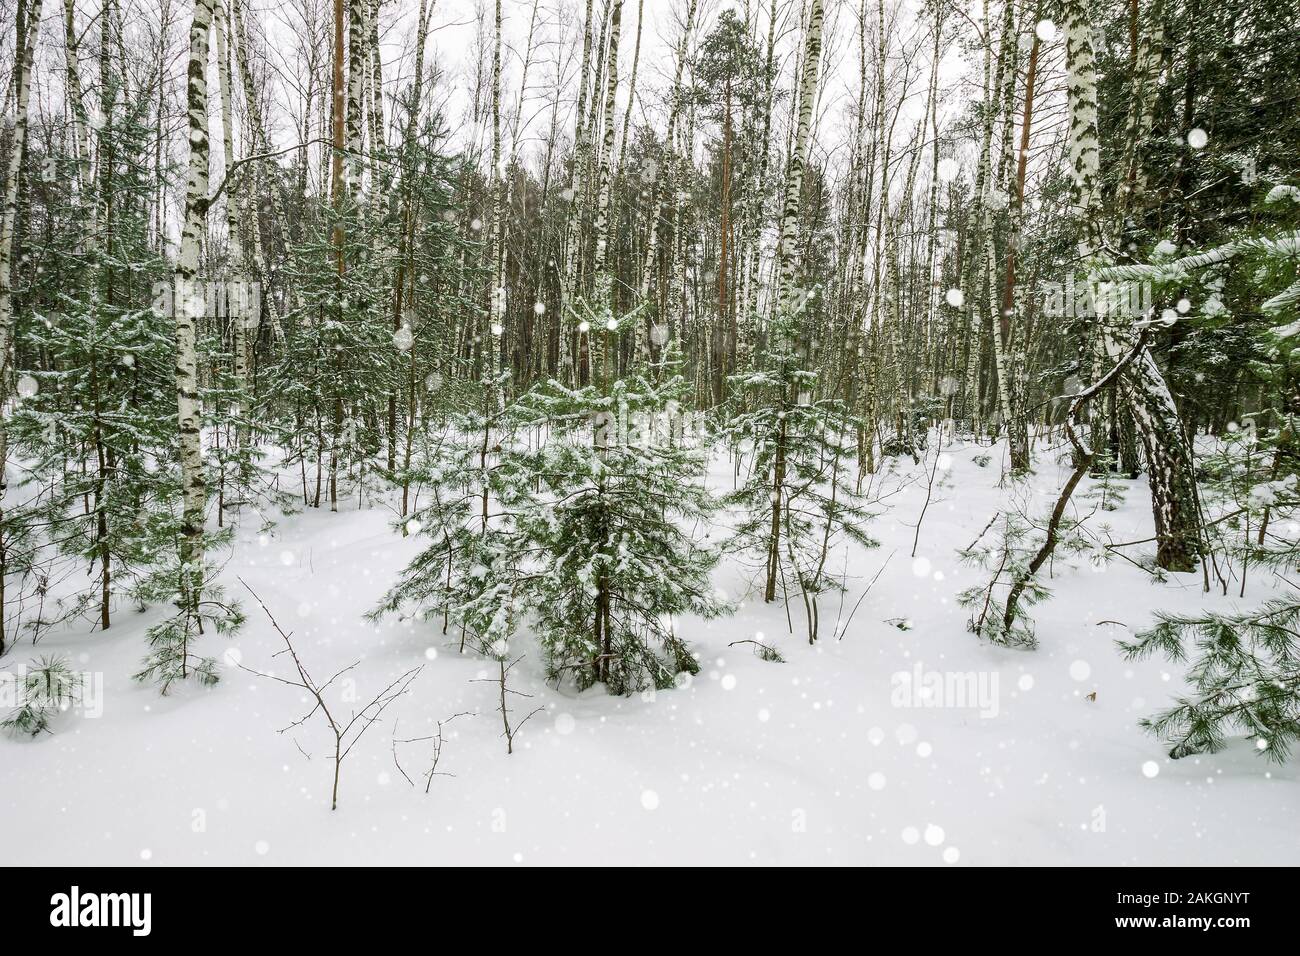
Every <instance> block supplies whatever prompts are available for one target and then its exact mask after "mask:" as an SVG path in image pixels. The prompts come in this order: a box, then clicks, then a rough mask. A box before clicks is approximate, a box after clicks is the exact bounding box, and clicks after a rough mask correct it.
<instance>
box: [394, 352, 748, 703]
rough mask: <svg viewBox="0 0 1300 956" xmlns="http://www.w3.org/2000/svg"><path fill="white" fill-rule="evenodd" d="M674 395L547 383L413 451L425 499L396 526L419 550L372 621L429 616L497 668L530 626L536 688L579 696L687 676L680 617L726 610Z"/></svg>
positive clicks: (636, 379)
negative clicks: (411, 612)
mask: <svg viewBox="0 0 1300 956" xmlns="http://www.w3.org/2000/svg"><path fill="white" fill-rule="evenodd" d="M661 371H662V370H661ZM502 384H503V383H498V384H497V385H494V386H491V387H492V388H493V389H494V390H496V391H500V390H501V387H502ZM684 388H685V383H684V381H683V379H682V378H681V377H680V376H678V375H675V374H668V375H667V376H665V377H664V380H663V381H660V382H658V383H656V382H651V381H650V380H649V379H648V378H646V377H645V376H642V375H634V376H632V377H629V378H626V379H619V380H617V381H614V382H613V383H611V384H609V385H608V386H607V387H604V388H600V387H597V386H595V385H588V386H584V387H580V388H566V387H565V386H562V385H560V384H559V383H558V382H553V381H552V382H548V383H545V384H543V385H539V386H537V387H536V388H534V389H532V390H530V391H529V392H528V393H526V394H524V395H523V396H521V397H520V398H519V399H518V400H517V401H516V402H515V403H514V405H513V406H511V407H510V408H508V409H507V410H506V411H504V412H502V413H493V414H492V415H490V416H489V417H486V418H485V417H483V416H481V415H478V414H474V413H467V414H463V415H460V416H456V417H455V418H453V419H452V420H451V423H450V425H449V427H448V428H446V429H444V430H443V431H442V433H441V434H439V435H437V436H436V437H432V438H430V439H429V440H428V441H427V442H425V443H424V444H423V445H422V446H421V448H420V451H419V455H418V456H417V458H416V461H417V464H416V466H415V468H416V470H415V471H414V472H413V474H414V475H415V476H416V477H417V478H418V480H419V482H421V483H422V484H427V486H428V488H429V492H428V493H429V494H430V495H431V496H432V500H430V501H428V502H427V503H426V504H425V505H424V506H422V507H421V509H420V510H419V511H418V512H416V513H415V515H414V520H411V521H407V522H405V523H404V525H403V526H404V527H405V528H406V529H407V530H408V531H416V532H418V533H420V534H423V535H426V536H428V537H429V539H430V541H431V543H430V545H429V547H428V548H426V549H425V550H424V551H422V552H421V553H420V554H419V555H417V556H416V558H415V559H414V560H413V561H412V562H411V564H410V565H409V566H408V567H407V569H406V571H405V573H404V574H403V576H402V579H401V581H399V582H398V584H397V585H396V586H394V587H393V588H392V589H391V590H390V591H389V593H388V594H387V595H386V596H385V598H384V601H383V603H382V605H381V606H380V608H378V609H377V611H376V613H384V612H394V611H399V610H401V609H402V608H404V607H408V606H412V605H414V606H415V607H418V608H419V609H420V610H421V612H423V613H424V614H425V615H426V616H428V615H434V614H441V615H442V616H443V618H444V629H445V628H446V626H448V625H450V624H453V623H454V624H455V625H456V626H457V627H458V628H460V629H461V632H462V634H464V635H466V636H467V637H468V638H469V639H470V641H471V642H472V643H473V644H474V645H475V646H476V648H477V649H478V650H479V651H480V652H481V653H484V654H486V655H488V656H490V657H493V658H495V659H498V660H502V661H504V660H505V659H506V657H507V655H508V654H509V653H510V641H511V640H512V639H513V637H514V635H515V633H516V630H517V628H518V627H519V626H520V625H521V624H522V623H524V622H525V620H526V621H527V622H528V623H529V624H530V625H532V626H533V627H534V628H535V630H536V633H537V636H538V638H539V640H540V643H541V646H542V650H543V652H544V654H545V657H546V664H547V673H548V675H549V676H550V677H551V678H552V679H554V680H557V681H560V680H571V681H572V682H573V683H574V684H575V685H576V686H578V687H579V688H585V687H589V686H591V685H592V684H595V683H597V682H602V683H604V684H605V686H606V687H607V689H608V690H609V691H610V692H612V693H620V694H621V693H631V692H633V691H636V690H641V689H645V688H647V687H655V688H666V687H670V686H672V685H673V683H674V681H675V679H676V677H677V675H678V674H680V673H682V672H687V673H695V672H696V671H697V670H698V667H699V665H698V663H697V662H696V660H695V659H694V657H693V656H692V655H691V653H690V650H689V647H688V646H687V644H686V642H685V641H684V640H683V639H682V638H681V637H680V636H679V634H678V632H677V618H679V617H680V616H682V615H687V614H690V615H696V616H699V617H704V618H709V617H714V616H717V615H718V614H721V613H723V612H724V611H726V610H727V605H726V604H725V602H724V601H722V600H721V599H720V598H719V597H718V596H717V595H716V594H715V593H714V592H713V589H712V588H711V586H710V583H709V574H710V572H711V570H712V569H713V567H714V566H715V564H716V563H717V560H718V551H717V549H716V547H714V546H713V545H712V544H711V543H710V542H709V541H708V540H707V534H706V535H705V536H704V538H701V537H700V530H699V529H700V528H701V527H707V525H708V523H709V521H710V519H711V517H712V514H713V510H714V507H715V502H714V500H713V499H712V497H711V496H710V495H709V494H708V492H707V491H706V490H705V488H704V487H703V482H702V479H703V475H704V467H705V462H706V455H705V453H704V450H703V449H701V448H700V447H699V446H698V445H696V443H695V442H694V440H693V439H692V438H690V437H688V436H686V435H685V434H684V432H683V430H682V429H681V427H680V420H679V419H678V417H677V415H678V405H677V403H678V401H679V400H680V399H681V397H682V395H683V391H684Z"/></svg>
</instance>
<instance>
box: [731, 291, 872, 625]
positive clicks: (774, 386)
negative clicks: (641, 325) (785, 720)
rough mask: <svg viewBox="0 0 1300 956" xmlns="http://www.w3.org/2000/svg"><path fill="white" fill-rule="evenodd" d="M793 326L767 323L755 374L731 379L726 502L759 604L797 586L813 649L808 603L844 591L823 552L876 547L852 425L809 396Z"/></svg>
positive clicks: (831, 401) (843, 408)
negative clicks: (755, 563) (757, 565)
mask: <svg viewBox="0 0 1300 956" xmlns="http://www.w3.org/2000/svg"><path fill="white" fill-rule="evenodd" d="M813 298H815V296H814V297H813ZM797 325H798V319H797V318H796V317H795V316H791V315H785V316H783V317H782V318H781V319H780V320H778V321H776V322H774V323H772V324H771V325H770V326H769V329H768V336H769V341H768V345H767V348H766V349H765V350H764V351H763V352H762V353H760V355H759V357H758V362H757V367H756V368H754V369H753V370H751V371H748V372H744V373H741V374H740V375H736V376H734V377H733V380H732V389H733V391H734V392H735V393H736V396H737V401H736V406H735V407H736V410H735V412H734V413H733V414H732V415H731V417H730V419H729V421H728V425H727V437H728V439H729V440H730V442H731V443H732V444H733V446H735V447H736V449H737V450H738V452H739V453H740V455H741V456H742V461H741V463H740V467H741V468H742V469H745V470H746V477H745V480H744V482H743V483H742V484H741V486H740V487H739V488H737V489H736V491H734V492H733V493H732V494H731V495H729V496H728V498H727V503H728V504H729V505H732V506H735V507H737V508H739V509H740V514H741V517H740V521H739V523H738V524H737V525H736V544H737V546H738V547H739V548H740V549H742V550H744V551H748V552H751V553H756V554H760V555H762V558H763V567H764V591H763V599H764V600H765V601H767V602H769V603H771V602H772V601H775V600H776V595H777V590H778V587H779V588H780V589H781V590H782V592H783V593H785V594H786V600H787V601H788V600H789V592H788V586H789V585H791V584H793V585H797V587H798V591H799V595H800V597H801V599H802V601H803V603H804V607H805V612H806V616H807V622H808V628H807V629H808V642H809V643H813V642H815V641H816V640H817V636H818V630H819V629H818V606H817V596H818V595H819V594H822V593H823V592H825V591H827V590H833V589H838V588H841V587H842V586H843V585H842V583H841V582H839V581H838V580H837V579H835V578H833V577H832V576H831V575H830V574H829V572H828V571H827V559H828V557H829V554H830V550H831V548H832V547H833V546H834V545H835V543H836V542H837V541H838V540H840V539H848V540H849V541H852V542H855V543H856V544H858V545H860V546H863V547H874V546H875V544H876V542H875V541H874V540H872V538H871V536H870V535H869V534H868V533H867V531H866V526H867V524H868V523H869V522H870V520H871V517H872V515H871V511H870V508H869V507H868V505H867V502H866V501H864V500H863V498H862V497H861V495H860V494H859V493H858V489H857V484H856V482H855V480H854V478H853V470H852V468H851V467H850V466H851V465H852V463H853V462H854V461H855V459H856V456H857V422H856V421H855V420H854V419H853V417H852V416H851V415H850V414H849V410H848V407H847V405H846V404H845V403H844V402H842V401H840V400H839V399H836V398H829V397H818V395H817V393H818V389H819V376H818V373H817V372H815V371H812V370H810V369H808V368H806V367H804V366H803V364H802V361H801V359H802V355H801V354H800V353H801V350H800V349H798V348H797V347H796V345H795V341H794V338H795V335H794V330H795V329H796V327H797ZM787 568H788V569H789V570H790V571H791V574H792V578H793V581H792V582H790V581H787V579H786V574H785V571H786V569H787Z"/></svg>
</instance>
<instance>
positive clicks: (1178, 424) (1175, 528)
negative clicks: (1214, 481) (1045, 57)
mask: <svg viewBox="0 0 1300 956" xmlns="http://www.w3.org/2000/svg"><path fill="white" fill-rule="evenodd" d="M1063 9H1064V12H1065V21H1066V39H1065V63H1066V71H1067V76H1068V79H1067V84H1066V86H1067V92H1068V94H1069V106H1070V140H1069V159H1070V167H1071V171H1072V172H1073V175H1074V186H1073V191H1072V192H1073V195H1072V198H1073V201H1074V207H1075V213H1076V215H1077V216H1078V218H1079V227H1080V229H1081V232H1082V235H1081V238H1080V242H1079V255H1080V259H1081V260H1082V261H1083V262H1084V263H1086V264H1087V266H1088V268H1089V271H1090V273H1095V272H1096V270H1097V269H1099V268H1101V267H1103V266H1104V265H1105V264H1106V257H1105V248H1106V243H1105V223H1104V222H1103V217H1102V204H1101V188H1102V187H1101V161H1100V145H1099V136H1098V125H1097V75H1096V67H1095V60H1094V56H1093V47H1092V42H1093V41H1092V25H1091V23H1090V22H1089V19H1088V12H1087V7H1086V6H1085V4H1084V3H1083V0H1065V2H1064V5H1063ZM1097 324H1098V326H1099V327H1100V329H1099V332H1100V337H1101V341H1102V345H1103V347H1104V349H1105V351H1106V354H1107V355H1108V356H1109V357H1110V358H1111V360H1112V361H1116V360H1118V359H1119V358H1120V357H1121V356H1123V355H1124V354H1125V353H1126V352H1127V351H1128V350H1129V349H1131V348H1132V346H1133V343H1134V342H1135V341H1136V334H1137V333H1136V330H1135V329H1134V327H1133V324H1132V323H1131V322H1129V321H1127V317H1125V316H1121V315H1115V314H1113V313H1103V312H1099V313H1098V315H1097ZM1120 386H1121V393H1122V396H1123V398H1124V400H1125V401H1126V402H1127V403H1128V404H1129V406H1130V408H1131V409H1132V413H1133V419H1134V422H1135V423H1136V425H1137V428H1138V432H1139V434H1140V436H1141V439H1142V446H1143V449H1144V451H1145V452H1146V456H1147V475H1148V481H1149V483H1150V486H1151V509H1152V512H1153V515H1154V518H1155V531H1156V563H1157V564H1158V565H1159V566H1160V567H1162V568H1164V569H1165V570H1167V571H1191V570H1193V569H1194V568H1195V565H1196V559H1197V557H1198V556H1199V555H1200V553H1201V535H1200V525H1199V519H1198V515H1199V507H1198V502H1197V490H1196V481H1195V474H1194V468H1193V462H1192V451H1191V448H1190V447H1189V444H1188V441H1187V436H1186V434H1185V433H1184V431H1183V423H1182V418H1181V416H1180V415H1179V412H1178V406H1177V405H1176V404H1175V403H1174V397H1173V395H1172V394H1171V393H1170V391H1169V387H1168V385H1166V383H1165V379H1164V375H1163V374H1161V372H1160V368H1159V366H1157V365H1156V361H1155V358H1154V357H1153V356H1152V355H1151V350H1150V349H1149V348H1145V347H1144V348H1143V349H1141V351H1140V353H1139V354H1138V356H1137V358H1136V359H1135V360H1134V361H1133V362H1132V363H1131V364H1130V365H1129V367H1128V368H1127V369H1126V370H1125V373H1124V376H1123V378H1122V379H1121V380H1120Z"/></svg>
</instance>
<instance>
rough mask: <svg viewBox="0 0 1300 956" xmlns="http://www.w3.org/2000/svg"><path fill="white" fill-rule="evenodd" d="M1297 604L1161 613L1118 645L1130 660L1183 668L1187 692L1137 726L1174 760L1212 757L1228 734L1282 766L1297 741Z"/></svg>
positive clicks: (1282, 602)
mask: <svg viewBox="0 0 1300 956" xmlns="http://www.w3.org/2000/svg"><path fill="white" fill-rule="evenodd" d="M1297 633H1300V602H1297V601H1294V600H1290V599H1287V600H1276V601H1271V602H1269V603H1267V604H1265V605H1264V606H1263V607H1261V608H1258V609H1256V610H1254V611H1249V612H1242V613H1237V614H1212V613H1211V614H1200V615H1190V616H1179V615H1172V614H1162V615H1160V616H1159V620H1158V623H1157V624H1156V626H1155V627H1153V628H1151V629H1150V630H1148V631H1145V632H1143V633H1141V634H1139V635H1137V638H1136V639H1135V640H1133V641H1131V642H1126V641H1121V642H1119V646H1120V650H1121V651H1122V652H1123V654H1124V656H1125V657H1126V658H1127V659H1129V660H1142V659H1144V658H1146V657H1149V656H1151V655H1152V654H1155V653H1160V654H1162V655H1163V656H1164V657H1165V658H1167V659H1168V660H1169V661H1170V662H1172V663H1179V664H1181V663H1187V664H1189V665H1190V666H1189V668H1188V672H1187V680H1188V683H1189V684H1190V685H1191V692H1189V693H1188V694H1186V695H1185V696H1180V697H1177V698H1176V699H1175V701H1174V706H1173V707H1171V708H1170V709H1168V710H1166V711H1164V712H1162V713H1159V714H1157V715H1156V716H1154V717H1152V718H1150V719H1147V720H1144V721H1142V726H1144V727H1145V728H1147V729H1148V730H1149V731H1151V732H1152V733H1153V734H1156V735H1158V736H1159V737H1161V738H1162V739H1164V740H1165V741H1166V742H1167V743H1168V744H1169V745H1170V751H1169V755H1170V756H1171V757H1174V758H1178V757H1185V756H1187V755H1189V754H1197V753H1215V752H1217V751H1219V750H1222V749H1223V748H1224V747H1225V746H1226V745H1227V737H1228V734H1229V733H1230V732H1231V731H1232V730H1234V729H1235V730H1237V731H1240V732H1243V733H1245V735H1246V736H1247V737H1248V738H1249V739H1251V740H1254V741H1255V746H1256V748H1257V749H1258V751H1259V752H1260V753H1261V754H1263V755H1264V756H1266V757H1267V758H1268V759H1270V760H1273V761H1277V762H1281V761H1283V760H1285V759H1286V758H1287V757H1288V756H1289V755H1290V753H1291V747H1292V746H1293V745H1294V744H1295V742H1296V740H1297V738H1298V737H1300V638H1298V637H1297Z"/></svg>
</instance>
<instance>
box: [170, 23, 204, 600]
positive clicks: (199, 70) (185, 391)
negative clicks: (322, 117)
mask: <svg viewBox="0 0 1300 956" xmlns="http://www.w3.org/2000/svg"><path fill="white" fill-rule="evenodd" d="M211 25H212V0H194V19H193V20H192V22H191V23H190V52H189V66H188V69H187V77H188V78H187V83H186V103H187V106H188V110H187V113H188V129H189V146H190V151H189V168H188V173H187V176H186V184H185V219H184V223H183V226H182V230H181V247H180V257H179V259H178V261H177V264H176V288H175V301H176V303H177V306H176V309H175V312H176V404H177V424H178V427H179V443H180V464H181V493H182V509H183V510H182V518H181V542H180V559H181V565H182V568H183V571H182V575H183V578H182V585H181V598H182V600H183V601H184V602H185V603H186V606H187V607H189V608H190V609H191V611H194V610H196V609H197V607H198V602H199V590H200V588H201V586H202V582H203V567H202V565H203V520H204V510H205V508H206V504H207V486H206V482H205V480H204V475H203V447H202V435H201V433H200V426H201V409H200V406H199V394H198V391H199V383H198V355H197V342H196V339H197V324H198V316H197V314H196V313H197V311H199V308H198V302H201V301H202V300H203V297H202V295H201V294H200V293H199V290H198V288H197V282H196V277H197V275H198V268H199V247H200V244H201V243H202V241H203V235H204V230H205V227H206V222H207V213H208V81H207V66H208V31H209V29H210V28H211Z"/></svg>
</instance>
